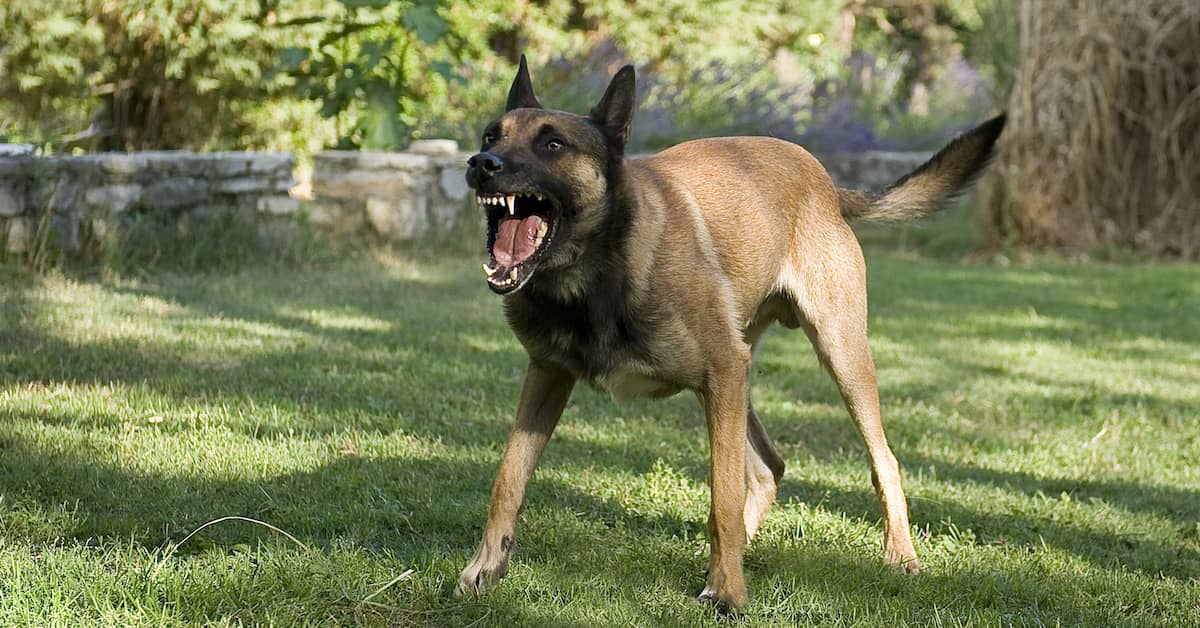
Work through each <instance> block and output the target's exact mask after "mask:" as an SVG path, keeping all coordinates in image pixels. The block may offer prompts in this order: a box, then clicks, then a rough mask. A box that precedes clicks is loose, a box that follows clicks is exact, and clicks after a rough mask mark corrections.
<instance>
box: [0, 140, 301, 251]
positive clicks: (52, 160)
mask: <svg viewBox="0 0 1200 628" xmlns="http://www.w3.org/2000/svg"><path fill="white" fill-rule="evenodd" d="M10 152H11V151H10ZM294 165H295V159H294V158H293V157H292V155H290V154H285V153H182V152H142V153H100V154H92V155H80V156H51V157H37V156H35V155H32V154H29V153H25V154H17V155H9V156H0V239H2V240H3V242H4V246H5V248H6V250H7V251H8V252H10V253H20V252H23V251H25V250H26V249H27V248H28V247H29V246H30V238H31V237H32V234H33V233H34V231H35V230H36V229H37V228H38V225H39V223H40V222H42V221H47V222H48V223H49V224H50V225H51V226H52V227H53V230H54V231H55V232H56V234H57V236H58V244H59V245H60V246H61V247H62V248H63V249H64V250H66V251H68V252H74V251H77V250H79V248H80V246H81V245H82V243H83V242H82V240H83V238H84V237H85V235H86V234H91V235H92V236H95V237H98V238H101V239H102V238H104V236H105V235H106V234H107V233H108V232H109V231H110V230H111V229H113V228H114V227H116V226H118V225H119V224H121V221H122V219H123V218H125V217H128V216H132V215H133V214H135V213H154V214H156V215H158V216H161V217H166V218H169V219H173V220H177V221H181V222H183V223H185V224H186V223H188V222H192V221H202V220H204V219H205V218H207V217H209V216H211V215H212V214H213V213H214V212H216V211H225V210H232V211H238V212H242V213H244V214H245V215H247V216H252V217H254V220H255V221H256V222H259V223H261V224H265V223H268V222H270V221H271V220H274V219H280V218H284V219H286V218H288V217H290V216H291V215H293V214H295V213H296V212H297V211H298V210H299V202H298V201H297V200H295V199H293V198H292V197H291V196H289V195H288V190H289V189H290V188H291V187H292V186H293V185H294V181H293V179H292V169H293V167H294Z"/></svg>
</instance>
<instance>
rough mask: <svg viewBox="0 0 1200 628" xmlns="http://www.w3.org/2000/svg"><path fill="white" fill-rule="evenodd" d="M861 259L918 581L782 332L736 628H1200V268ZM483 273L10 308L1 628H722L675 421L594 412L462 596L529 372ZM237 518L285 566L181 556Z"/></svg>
mask: <svg viewBox="0 0 1200 628" xmlns="http://www.w3.org/2000/svg"><path fill="white" fill-rule="evenodd" d="M868 257H869V264H870V269H871V271H870V272H871V301H872V322H871V324H872V344H873V346H874V349H875V356H876V361H877V363H878V365H879V381H880V384H881V391H882V394H883V399H884V421H885V425H886V427H887V430H888V435H889V437H890V440H891V442H892V445H893V447H894V449H895V452H896V455H897V456H898V457H899V459H900V461H901V463H902V465H903V466H904V469H905V473H906V488H907V491H908V497H909V501H910V507H911V513H912V521H913V526H914V527H915V529H916V531H915V537H916V544H917V551H918V553H919V555H920V556H921V558H922V559H923V560H924V561H925V562H926V564H927V567H928V570H927V573H926V574H924V575H922V576H919V577H915V578H912V577H903V576H901V575H898V574H896V573H893V572H891V571H890V570H889V569H887V568H885V567H884V566H883V565H882V563H881V561H880V556H881V553H882V552H881V543H882V528H881V525H880V521H879V513H878V510H877V504H876V501H875V497H874V494H873V492H872V490H871V485H870V479H869V472H868V467H867V461H866V457H865V453H864V450H863V447H862V446H861V444H860V442H859V439H858V436H857V433H856V432H855V430H854V427H853V425H852V424H851V422H850V420H849V418H848V416H847V414H846V412H845V410H844V409H843V408H842V406H841V403H840V401H839V399H838V396H837V392H836V389H835V388H834V386H833V384H832V382H831V381H830V379H829V378H828V377H827V376H826V375H825V374H824V373H823V372H822V371H821V370H820V369H819V367H818V365H817V361H816V359H815V357H814V356H813V353H812V351H811V349H810V347H809V346H808V342H807V340H806V339H805V338H804V336H803V334H800V333H794V332H787V331H786V330H782V329H779V330H777V331H775V332H773V333H772V335H771V336H770V337H769V338H768V339H767V342H766V346H765V348H764V350H763V351H762V352H761V353H760V354H759V356H758V361H757V365H756V369H755V372H754V389H753V390H754V396H755V399H756V406H757V407H758V409H759V411H760V414H762V416H763V420H764V422H765V424H766V426H767V429H768V430H769V431H770V433H771V434H772V435H773V436H774V437H775V439H776V441H777V443H778V444H779V446H780V449H781V453H783V455H784V457H785V458H786V459H787V462H788V471H787V475H786V477H785V479H784V481H783V484H782V488H781V493H780V499H779V503H778V505H777V506H776V508H775V510H774V511H773V512H772V514H771V515H770V517H769V518H768V520H767V522H766V524H765V526H764V529H763V530H762V532H761V533H760V535H759V537H758V538H756V539H755V540H754V542H753V543H752V544H751V546H750V547H749V549H748V550H747V558H746V568H747V578H748V581H749V585H750V589H751V596H752V602H751V605H750V606H749V608H748V609H747V612H746V613H745V615H744V616H743V617H742V619H741V621H745V622H748V623H752V624H761V625H787V624H802V625H803V624H810V623H813V624H837V625H849V624H856V625H867V626H891V625H904V624H910V625H1039V624H1086V625H1093V626H1099V625H1120V624H1127V625H1132V626H1149V625H1188V624H1190V625H1197V624H1200V416H1198V415H1200V322H1198V320H1197V315H1198V314H1200V266H1196V265H1167V266H1146V265H1119V266H1118V265H1092V266H1081V265H1073V264H1069V263H1066V262H1058V261H1038V262H1034V263H1032V264H1030V265H1025V266H1017V267H1009V268H1001V267H995V266H982V265H968V264H962V263H959V262H955V261H946V260H941V259H929V258H923V257H920V256H915V255H910V254H904V253H900V252H895V251H894V250H893V249H882V248H871V249H870V250H869V251H868ZM478 261H479V260H477V259H473V258H461V259H453V260H443V261H438V262H429V261H414V260H411V259H405V258H400V257H390V258H383V259H372V260H365V259H364V260H356V261H346V262H340V263H338V264H335V265H332V266H328V267H324V268H321V269H318V270H305V271H298V270H277V269H276V270H272V269H262V270H250V271H246V272H243V273H240V274H237V275H236V276H215V275H204V274H185V275H172V274H166V273H160V274H152V275H149V276H146V277H144V278H141V279H137V280H109V281H102V282H79V281H75V280H71V279H65V278H62V277H55V276H49V277H35V278H31V277H28V276H21V277H18V276H14V275H11V274H9V275H0V281H2V282H3V283H2V284H0V625H30V624H40V625H48V624H58V625H87V624H95V623H102V624H107V625H112V624H153V625H159V624H165V625H174V624H194V623H203V624H217V625H225V624H278V625H290V624H352V623H356V622H360V623H365V624H372V625H396V624H399V625H409V624H420V625H424V624H432V625H448V626H458V625H475V626H482V625H503V626H511V625H527V624H540V625H595V624H634V625H646V624H667V625H707V624H711V625H722V624H725V623H729V621H728V620H724V619H722V618H719V617H717V616H715V615H714V614H713V612H712V611H710V610H709V609H707V608H704V607H700V606H697V605H695V604H693V602H692V598H693V596H694V595H695V594H696V593H697V592H698V591H699V590H700V588H701V586H702V585H703V582H704V570H705V566H706V547H705V540H704V535H703V529H704V525H703V524H704V521H705V518H706V515H707V504H708V489H707V485H706V476H707V470H706V469H707V466H706V465H707V451H706V449H707V445H706V438H705V433H704V420H703V417H702V415H701V413H700V411H699V408H698V407H697V404H696V402H695V400H694V399H693V398H692V397H690V396H688V395H680V396H678V397H676V398H672V399H669V400H666V401H645V402H633V403H627V404H617V403H616V402H613V401H611V400H610V399H608V398H607V397H605V396H602V395H600V394H598V393H596V392H593V391H591V390H589V389H587V388H586V387H580V388H578V389H577V392H576V394H575V396H574V398H573V400H572V402H571V404H570V405H569V406H568V409H567V412H566V415H565V417H564V419H563V421H562V424H561V426H560V428H559V430H558V433H557V434H556V436H555V439H554V441H553V442H552V443H551V445H550V448H549V450H548V451H547V454H546V456H545V458H544V460H543V464H542V465H541V468H540V470H539V472H538V475H537V476H536V477H535V479H534V481H533V483H532V484H531V487H530V492H529V500H528V504H527V509H526V511H525V513H524V515H523V516H522V519H521V528H520V532H521V534H520V539H519V541H518V543H517V550H516V551H515V553H514V558H513V563H512V567H511V570H510V573H509V576H508V578H506V579H505V580H504V581H503V583H502V584H501V586H500V588H499V589H498V590H497V591H496V592H495V593H494V594H492V595H490V596H489V597H486V598H483V599H457V598H455V597H454V596H453V594H452V590H453V585H454V582H455V580H456V578H457V575H458V572H459V570H460V569H461V568H462V566H463V565H464V564H465V562H466V560H467V559H468V558H469V557H470V555H471V553H472V551H473V550H474V546H475V544H476V542H477V540H478V537H479V533H480V531H481V530H482V526H483V522H484V516H485V512H486V506H487V499H488V491H489V488H490V485H491V481H492V477H493V474H494V471H495V468H496V465H497V463H498V461H499V457H500V453H501V448H502V445H503V442H504V439H505V436H506V434H507V430H508V426H509V423H510V421H511V415H512V413H513V409H514V407H515V403H516V395H517V390H518V387H519V385H520V381H521V376H522V372H523V367H524V357H523V353H522V351H521V350H520V348H519V346H518V345H517V343H516V341H515V340H514V339H513V338H512V336H511V335H510V333H509V332H508V330H507V328H506V326H505V325H504V322H503V319H502V317H501V315H500V303H499V300H498V299H497V298H496V297H493V296H492V295H491V294H490V293H489V292H488V291H487V289H486V287H485V286H484V283H483V280H482V278H481V277H480V272H479V270H478ZM229 515H237V516H244V517H250V518H253V519H257V520H260V521H263V522H266V523H269V524H271V525H273V526H277V527H278V528H279V529H282V530H284V531H286V532H287V533H288V534H290V535H293V536H294V537H295V538H296V540H297V541H298V542H293V541H291V540H289V539H288V538H286V537H285V536H283V535H280V534H277V533H274V532H272V531H271V530H269V529H267V528H264V527H262V526H259V525H255V524H251V523H246V522H242V521H236V520H234V521H226V522H223V523H219V524H215V525H213V526H210V527H208V528H205V529H204V530H202V531H200V532H199V533H198V534H196V535H195V536H192V537H190V538H189V539H188V540H187V541H186V542H184V543H182V544H181V541H183V540H184V539H185V537H187V535H188V534H189V533H190V532H192V531H193V530H195V529H196V528H198V527H200V526H201V525H202V524H204V523H205V522H208V521H211V520H214V519H217V518H220V517H224V516H229ZM398 576H402V577H400V579H399V580H398V581H394V582H393V580H394V579H396V578H397V577H398Z"/></svg>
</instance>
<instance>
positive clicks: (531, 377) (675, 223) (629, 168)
mask: <svg viewBox="0 0 1200 628" xmlns="http://www.w3.org/2000/svg"><path fill="white" fill-rule="evenodd" d="M522 72H525V67H524V65H523V64H522ZM618 79H620V75H618ZM525 80H526V82H527V76H526V77H525ZM627 80H628V81H629V83H630V89H631V85H632V74H631V72H630V76H628V77H627ZM521 81H522V77H521V75H518V81H517V82H515V83H514V88H513V91H512V92H510V104H511V103H512V101H513V100H514V96H512V94H517V96H518V97H519V96H520V95H521V94H520V93H519V88H524V89H527V91H528V94H527V97H526V98H525V100H526V101H530V100H532V91H531V88H528V87H527V86H525V87H523V86H522V85H521ZM616 82H617V80H614V83H616ZM612 91H613V88H612V87H610V88H609V92H608V93H606V96H605V99H604V101H602V105H603V104H604V103H606V102H608V101H609V95H610V94H611V93H612ZM517 100H520V98H517ZM531 111H532V110H528V109H517V110H516V111H514V112H512V113H510V114H509V116H511V117H512V118H514V119H515V118H516V117H517V116H518V114H519V116H521V117H522V120H521V122H522V123H523V124H519V125H517V124H512V125H510V126H509V127H507V128H508V129H510V130H511V133H513V134H514V135H513V137H512V138H511V139H510V140H505V141H509V142H510V143H511V144H513V145H515V146H516V148H514V149H512V150H513V151H514V152H519V151H520V150H523V149H522V148H521V146H523V144H522V142H526V141H527V138H525V137H524V136H521V135H519V134H520V133H522V132H528V133H532V132H533V131H522V130H521V129H522V128H534V129H542V128H544V126H545V125H557V126H570V125H572V124H575V121H574V120H575V119H574V118H571V117H570V115H569V114H562V113H560V112H545V113H538V112H531ZM593 115H594V116H595V115H596V114H595V112H594V113H593ZM506 121H507V122H506ZM512 121H513V120H512V119H510V118H509V117H505V118H501V121H500V122H501V125H500V127H498V128H505V127H504V126H503V125H504V124H506V123H511V122H512ZM989 125H990V126H989ZM1002 126H1003V118H1002V117H1001V118H997V119H996V120H994V121H992V122H989V123H987V124H986V125H984V126H982V127H980V129H979V130H977V131H975V132H973V134H968V135H966V136H964V137H963V138H960V139H959V140H956V142H954V143H952V144H951V145H950V146H949V147H947V149H945V150H943V151H942V152H941V153H939V154H938V155H937V156H935V157H934V159H933V160H931V161H930V162H929V163H928V164H926V165H925V166H923V167H922V168H921V169H919V170H917V171H916V172H915V173H913V174H912V175H910V176H909V177H906V178H905V179H902V180H901V181H900V182H898V183H897V184H896V185H894V186H893V187H892V188H890V189H889V190H888V191H886V192H885V193H883V194H881V195H873V196H871V195H865V194H861V193H856V192H850V191H847V190H838V189H837V188H836V187H835V186H834V184H833V182H832V181H831V179H830V177H829V175H828V174H827V173H826V171H825V169H824V168H823V167H822V166H821V165H820V164H819V163H818V162H817V160H816V159H815V158H814V157H813V156H812V155H811V154H809V153H808V152H807V151H806V150H804V149H803V148H801V147H799V146H797V145H795V144H791V143H789V142H785V141H782V140H777V139H771V138H763V137H736V138H716V139H704V140H696V141H692V142H687V143H684V144H680V145H678V146H675V147H673V148H670V149H668V150H665V151H663V152H662V153H659V154H657V155H654V156H652V157H645V158H640V159H633V160H627V161H625V162H624V164H623V167H622V177H623V179H622V180H623V182H624V184H625V185H626V186H628V188H629V189H630V190H633V191H634V198H633V201H632V205H633V213H632V215H631V217H630V220H631V223H632V224H631V225H630V228H629V232H628V237H627V239H626V240H625V244H624V246H625V249H626V250H624V251H622V252H621V254H622V258H623V259H624V260H625V262H626V264H627V274H628V278H627V282H626V288H625V290H626V292H627V294H625V295H623V296H624V298H625V299H627V301H628V303H629V307H630V308H631V310H632V311H639V310H640V309H642V308H644V307H645V306H648V305H653V306H654V307H652V308H649V310H650V311H653V312H655V316H656V324H655V327H654V334H653V337H652V338H651V339H649V340H648V341H646V342H647V343H648V346H647V347H645V355H644V356H642V357H640V358H633V359H630V360H628V361H626V362H624V363H622V364H620V365H619V366H618V367H616V368H613V369H612V371H611V372H606V373H603V374H602V375H599V376H592V377H591V383H592V384H593V385H595V386H598V387H600V388H604V389H607V390H609V391H610V392H612V393H613V395H614V396H616V397H622V396H626V395H630V394H648V395H653V396H662V395H669V394H673V393H675V392H678V391H681V390H684V389H687V390H691V391H693V392H694V393H695V394H696V396H697V398H698V399H699V400H700V403H701V405H702V407H703V408H704V411H705V415H706V419H707V425H708V433H709V445H710V450H711V456H712V460H711V467H710V468H711V474H710V481H711V486H712V507H711V510H710V514H709V519H708V531H709V539H710V543H711V553H710V557H709V570H708V577H707V581H706V583H705V587H704V589H703V591H702V592H701V594H700V598H701V599H703V600H708V601H713V602H715V603H717V604H718V605H719V606H721V607H723V608H733V607H738V606H741V605H743V604H744V603H745V602H746V601H747V599H748V598H747V591H746V584H745V578H744V575H743V570H742V555H743V551H744V547H745V544H746V543H747V542H748V540H749V539H750V538H751V537H752V536H753V535H754V534H755V532H757V531H758V529H759V528H760V527H761V525H762V523H763V521H764V519H765V518H766V516H767V512H768V510H769V508H770V506H771V503H772V502H773V501H774V499H775V494H776V491H777V488H778V484H779V482H780V480H781V479H782V476H783V472H784V462H783V460H782V458H780V456H779V454H778V453H777V452H776V450H775V447H774V445H773V444H772V443H771V440H770V438H769V437H768V435H767V434H766V431H765V430H764V429H763V426H762V423H761V421H760V420H759V418H758V416H757V415H756V414H755V412H754V408H753V406H752V404H751V403H750V394H749V391H750V371H751V369H750V366H751V359H752V355H753V350H754V347H755V345H756V344H757V343H758V341H759V338H760V336H761V334H762V333H763V331H764V330H765V329H766V327H767V326H769V325H770V324H771V323H773V322H778V323H780V324H782V325H783V326H785V327H788V328H793V329H794V328H797V327H799V328H802V329H804V331H805V333H806V334H807V335H808V337H809V339H810V340H811V342H812V344H813V347H814V349H815V350H816V353H817V355H818V357H819V359H820V361H821V363H822V364H823V365H824V366H825V368H826V369H827V370H828V371H829V372H830V374H831V375H832V376H833V378H834V380H835V382H836V383H837V386H838V390H839V391H840V393H841V395H842V398H843V400H844V402H845V404H846V407H847V409H848V410H849V412H850V415H851V417H852V418H853V420H854V422H855V425H856V426H857V427H858V430H859V433H860V434H861V436H862V438H863V441H864V443H865V444H866V447H867V453H868V458H869V461H870V465H871V472H872V480H873V483H874V484H875V488H876V492H877V494H878V497H879V500H880V504H881V506H882V509H883V514H884V558H885V560H887V561H888V562H889V563H892V564H894V565H897V566H898V567H900V568H901V569H902V570H904V571H906V572H909V573H917V572H918V571H920V564H919V563H918V561H917V556H916V552H915V550H914V548H913V543H912V539H911V536H910V532H909V522H908V509H907V505H906V502H905V498H904V493H903V490H902V488H901V484H900V480H901V478H900V468H899V465H898V464H897V462H896V458H895V456H894V455H893V454H892V451H891V449H890V448H889V446H888V444H887V439H886V437H885V436H884V432H883V427H882V422H881V415H880V406H879V393H878V389H877V386H876V381H875V366H874V363H873V361H872V358H871V351H870V348H869V346H868V344H867V290H866V265H865V263H864V260H863V254H862V250H861V248H860V247H859V244H858V241H857V239H856V238H855V237H854V233H853V232H852V231H851V230H850V227H849V226H848V224H847V223H846V217H847V216H854V217H867V218H896V217H903V216H910V215H913V214H914V213H918V212H921V211H926V210H928V209H929V208H930V207H932V206H934V205H936V204H937V203H939V202H941V201H943V200H944V199H945V198H947V197H948V196H950V195H951V194H953V193H954V192H956V191H957V190H958V189H959V188H960V187H961V186H962V185H963V184H965V183H966V182H967V181H969V179H970V178H971V177H972V176H974V174H975V173H976V172H977V171H978V169H979V168H980V167H982V164H983V163H984V162H986V159H987V156H988V155H989V154H990V149H991V145H992V142H993V141H994V140H995V136H996V135H998V134H999V130H1000V128H1002ZM576 131H577V132H578V133H579V134H581V135H582V136H584V138H585V140H587V138H588V137H589V136H588V132H589V131H587V129H585V128H583V127H579V128H577V129H576ZM588 141H590V140H588ZM497 146H498V147H499V148H497V149H496V150H501V149H503V150H508V148H507V146H508V144H505V143H504V141H501V142H500V143H499V144H497ZM506 154H507V153H506ZM564 159H565V158H564ZM571 159H573V160H574V161H569V160H557V159H556V160H550V163H549V165H548V166H547V168H555V169H560V170H565V171H566V172H565V173H564V174H562V175H561V176H563V177H572V178H573V180H574V181H575V183H574V186H575V187H578V188H582V194H584V195H592V194H595V193H598V192H603V190H597V189H596V188H595V186H596V185H603V181H600V183H599V184H598V183H597V182H596V180H594V179H591V178H589V176H588V175H589V173H592V172H594V171H595V170H596V168H597V167H598V166H597V165H596V164H595V163H587V162H586V160H582V161H581V159H582V158H581V157H572V158H571ZM555 176H560V175H555ZM603 211H604V210H603V208H596V209H594V210H592V209H588V208H586V207H585V208H584V209H581V210H580V211H579V217H578V218H577V220H578V224H582V225H583V226H584V228H585V229H595V228H598V225H600V224H602V221H601V220H600V216H601V215H602V212H603ZM590 233H591V232H585V233H584V235H583V236H580V237H579V238H578V241H577V242H576V243H574V244H572V245H571V246H576V247H586V241H587V239H588V237H590V236H589V234H590ZM567 250H568V253H561V254H560V255H559V257H557V258H551V259H552V261H551V262H550V263H549V264H550V268H552V269H554V270H553V272H558V273H560V274H559V275H556V276H555V277H556V281H557V282H558V283H557V284H555V285H556V286H559V285H561V287H559V288H557V289H559V290H561V291H563V293H564V294H565V293H569V292H573V291H576V290H581V289H583V287H584V286H586V285H587V284H586V282H585V280H584V277H585V276H586V273H587V272H588V270H587V269H586V268H580V267H579V266H580V265H578V264H575V265H572V263H571V260H570V254H569V253H570V249H567ZM580 250H582V248H580ZM537 272H542V271H540V270H539V271H537ZM657 319H661V320H657ZM510 320H512V319H510ZM514 329H516V328H514ZM518 337H519V338H520V339H521V341H522V343H523V344H525V346H526V349H527V350H528V351H529V352H530V355H531V363H530V369H529V373H528V375H527V377H526V383H525V387H524V389H523V390H522V394H521V401H520V405H519V408H518V412H517V420H516V425H515V426H514V430H513V435H512V437H511V438H510V441H509V446H508V449H507V451H506V452H505V456H504V460H503V461H502V463H501V467H500V473H499V475H498V476H497V478H496V483H495V488H494V489H493V494H492V506H491V512H490V513H489V517H488V523H487V527H486V529H485V532H484V535H483V540H482V541H481V543H480V547H479V550H478V551H477V552H476V554H475V557H474V558H473V559H472V561H471V563H470V564H469V565H468V566H467V567H466V569H464V570H463V572H462V574H461V576H460V578H459V591H475V592H478V591H483V590H486V589H487V588H489V587H490V586H492V585H493V584H494V583H495V581H496V579H497V578H499V577H500V576H501V575H503V572H504V569H505V567H506V565H507V560H508V548H509V546H510V545H511V540H512V538H513V535H514V533H515V520H516V514H517V511H518V509H519V507H520V504H521V500H522V499H523V496H524V487H525V483H526V482H527V481H528V479H529V476H530V475H531V474H532V472H533V468H534V466H535V465H536V463H537V459H538V456H539V455H540V453H541V451H542V449H543V448H544V446H545V444H546V440H547V439H548V438H549V435H550V432H551V431H552V430H553V428H554V424H555V423H556V422H557V419H558V415H559V413H560V412H561V410H562V408H563V406H564V404H565V403H566V399H567V396H568V395H569V394H570V391H571V387H572V385H573V383H574V382H575V381H576V379H577V378H580V377H583V376H584V375H583V374H581V373H573V372H569V371H567V370H562V369H558V368H556V367H554V366H552V365H548V364H544V363H542V362H541V361H540V360H543V359H548V358H545V357H544V356H547V355H552V352H549V351H548V349H547V346H548V345H546V344H545V342H544V341H542V340H541V339H540V338H539V337H538V335H537V334H535V333H532V332H530V331H528V330H525V332H524V335H522V332H521V331H519V330H518ZM539 356H542V357H539Z"/></svg>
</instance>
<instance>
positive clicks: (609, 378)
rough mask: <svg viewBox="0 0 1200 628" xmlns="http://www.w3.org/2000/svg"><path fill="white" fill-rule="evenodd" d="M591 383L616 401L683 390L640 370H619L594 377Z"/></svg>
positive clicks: (669, 394)
mask: <svg viewBox="0 0 1200 628" xmlns="http://www.w3.org/2000/svg"><path fill="white" fill-rule="evenodd" d="M593 385H594V386H595V387H596V388H599V389H600V390H603V391H605V392H607V393H608V394H609V395H611V396H612V398H613V399H615V400H617V401H625V400H628V399H636V398H638V397H670V396H671V395H674V394H675V393H677V392H679V391H680V390H683V387H682V386H680V385H678V384H673V383H671V382H667V381H663V380H661V379H656V378H654V377H651V376H649V375H647V374H645V373H643V372H640V371H633V370H621V371H616V372H613V373H609V374H607V375H604V376H602V377H598V378H596V380H595V381H594V382H593Z"/></svg>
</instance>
